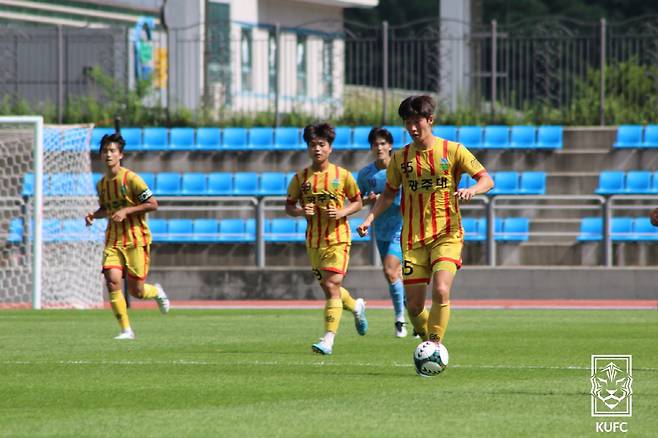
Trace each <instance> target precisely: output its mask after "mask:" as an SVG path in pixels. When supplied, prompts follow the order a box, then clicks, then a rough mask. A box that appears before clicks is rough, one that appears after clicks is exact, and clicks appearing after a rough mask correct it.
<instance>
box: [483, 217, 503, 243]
mask: <svg viewBox="0 0 658 438" xmlns="http://www.w3.org/2000/svg"><path fill="white" fill-rule="evenodd" d="M503 224H504V220H503V218H502V217H497V218H496V219H495V221H494V239H495V240H503V237H504V234H503ZM484 226H485V227H486V226H487V222H486V220H485V222H484ZM485 230H486V228H485ZM485 233H486V231H485Z"/></svg>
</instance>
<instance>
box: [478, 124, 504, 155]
mask: <svg viewBox="0 0 658 438" xmlns="http://www.w3.org/2000/svg"><path fill="white" fill-rule="evenodd" d="M484 147H485V148H487V149H506V148H508V147H509V127H508V126H495V125H492V126H487V127H485V128H484Z"/></svg>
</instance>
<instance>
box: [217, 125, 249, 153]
mask: <svg viewBox="0 0 658 438" xmlns="http://www.w3.org/2000/svg"><path fill="white" fill-rule="evenodd" d="M222 149H226V150H229V151H241V150H245V149H247V130H246V129H244V128H224V131H223V133H222Z"/></svg>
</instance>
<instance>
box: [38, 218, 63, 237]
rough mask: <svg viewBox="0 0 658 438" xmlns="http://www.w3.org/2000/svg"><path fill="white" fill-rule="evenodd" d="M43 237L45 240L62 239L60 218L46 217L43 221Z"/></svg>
mask: <svg viewBox="0 0 658 438" xmlns="http://www.w3.org/2000/svg"><path fill="white" fill-rule="evenodd" d="M42 230H43V231H42V238H43V241H44V242H61V241H62V223H61V222H60V220H59V219H52V218H44V219H43V222H42Z"/></svg>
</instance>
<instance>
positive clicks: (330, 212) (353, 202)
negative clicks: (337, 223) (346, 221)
mask: <svg viewBox="0 0 658 438" xmlns="http://www.w3.org/2000/svg"><path fill="white" fill-rule="evenodd" d="M362 208H363V201H362V200H361V195H360V194H357V195H356V196H355V197H354V198H352V199H350V203H349V204H347V206H345V207H343V208H340V209H338V208H336V206H335V205H330V206H328V207H327V210H326V211H327V216H328V217H329V218H330V219H340V218H342V217H347V216H351V215H353V214H354V213H356V212H358V211H361V209H362Z"/></svg>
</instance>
